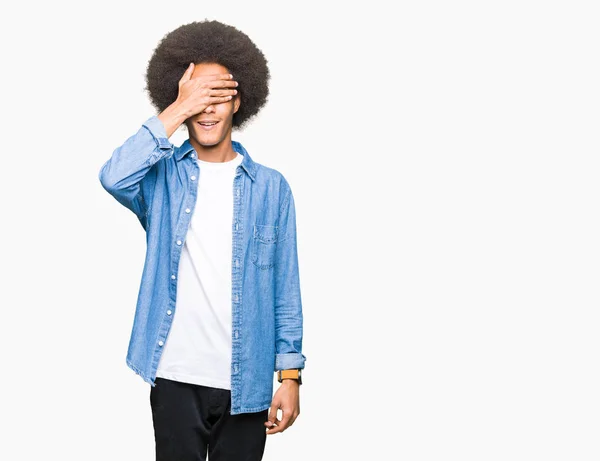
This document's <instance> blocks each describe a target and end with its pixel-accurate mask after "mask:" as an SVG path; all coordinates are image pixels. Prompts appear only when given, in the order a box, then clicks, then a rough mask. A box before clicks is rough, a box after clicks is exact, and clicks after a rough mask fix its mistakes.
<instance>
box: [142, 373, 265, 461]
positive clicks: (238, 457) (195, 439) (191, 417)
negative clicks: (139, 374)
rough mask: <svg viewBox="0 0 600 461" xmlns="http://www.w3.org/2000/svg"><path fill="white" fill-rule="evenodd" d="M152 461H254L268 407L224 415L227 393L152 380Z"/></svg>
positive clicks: (259, 455) (228, 405)
mask: <svg viewBox="0 0 600 461" xmlns="http://www.w3.org/2000/svg"><path fill="white" fill-rule="evenodd" d="M150 406H151V408H152V420H153V423H154V438H155V441H156V461H200V460H202V461H205V460H206V453H207V451H208V459H209V461H260V460H261V459H262V457H263V452H264V449H265V443H266V439H267V434H266V432H265V431H266V430H267V428H266V427H265V425H264V422H265V421H266V420H267V417H268V412H269V410H268V409H267V410H263V411H260V412H256V413H241V414H237V415H231V414H229V410H230V409H231V391H230V390H228V389H217V388H214V387H207V386H200V385H196V384H188V383H182V382H179V381H173V380H170V379H165V378H160V377H158V378H156V386H154V387H152V386H151V387H150Z"/></svg>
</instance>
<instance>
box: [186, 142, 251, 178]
mask: <svg viewBox="0 0 600 461" xmlns="http://www.w3.org/2000/svg"><path fill="white" fill-rule="evenodd" d="M231 147H232V148H233V150H234V151H236V152H237V153H239V154H241V155H243V156H244V158H243V159H242V163H241V165H242V168H244V170H246V173H248V176H250V178H251V179H252V181H254V180H255V179H256V163H255V162H254V160H252V158H251V157H250V154H249V153H248V151H247V150H246V149H245V148H244V146H242V144H241V143H240V142H238V141H234V140H231ZM191 152H194V147H193V146H192V144H191V143H190V140H189V138H188V139H186V140H185V141H184V142H183V144H181V146H179V147H176V148H175V154H174V155H175V159H176V160H177V161H178V162H180V161H181V159H182V158H183V157H185V156H186V155H188V154H190V153H191Z"/></svg>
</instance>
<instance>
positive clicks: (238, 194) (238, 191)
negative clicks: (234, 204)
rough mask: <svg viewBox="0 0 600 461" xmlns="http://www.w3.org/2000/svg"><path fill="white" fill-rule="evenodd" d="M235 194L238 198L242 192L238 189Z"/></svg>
mask: <svg viewBox="0 0 600 461" xmlns="http://www.w3.org/2000/svg"><path fill="white" fill-rule="evenodd" d="M235 193H236V194H237V196H238V197H239V196H240V190H239V189H236V191H235Z"/></svg>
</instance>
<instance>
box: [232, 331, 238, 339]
mask: <svg viewBox="0 0 600 461" xmlns="http://www.w3.org/2000/svg"><path fill="white" fill-rule="evenodd" d="M233 337H234V338H237V337H238V332H237V330H235V331H234V332H233Z"/></svg>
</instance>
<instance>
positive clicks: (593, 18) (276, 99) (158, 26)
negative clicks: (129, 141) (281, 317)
mask: <svg viewBox="0 0 600 461" xmlns="http://www.w3.org/2000/svg"><path fill="white" fill-rule="evenodd" d="M594 3H595V2H591V1H590V2H581V1H569V2H567V1H562V2H560V1H537V2H535V1H523V0H521V1H503V2H499V1H498V2H477V1H470V2H469V1H457V2H443V1H420V2H405V3H400V4H398V3H396V4H395V8H396V10H392V9H391V6H390V5H392V4H393V2H383V1H369V2H363V3H357V4H353V3H352V2H339V3H334V2H323V1H321V2H307V1H304V2H302V3H293V4H288V3H284V2H278V3H275V2H273V3H261V2H239V3H235V2H202V1H194V2H190V1H177V2H171V3H169V2H164V1H163V2H155V3H152V2H148V1H144V2H133V1H128V2H126V1H121V2H106V1H105V2H92V3H89V2H78V3H68V2H61V1H58V2H56V1H54V2H28V3H25V4H20V5H19V6H16V4H15V5H13V6H12V7H11V8H6V9H5V11H4V12H3V14H2V19H1V22H2V24H1V25H2V27H1V28H0V34H1V37H0V38H1V39H2V40H1V43H2V57H3V60H2V61H3V64H2V72H1V74H2V85H1V91H2V102H3V104H2V111H1V114H2V127H3V129H2V153H3V156H2V159H3V166H2V168H1V169H0V187H1V189H0V196H1V198H2V208H1V209H2V220H1V222H2V239H1V241H2V247H1V251H2V253H1V254H2V291H1V293H2V301H1V303H0V305H1V306H2V323H1V327H2V328H1V331H2V356H1V359H2V360H1V362H0V370H1V379H0V386H1V392H0V402H1V405H2V406H1V409H0V418H1V423H2V443H0V459H5V460H32V459H60V460H62V461H66V460H78V461H80V460H86V461H91V460H106V459H115V460H117V459H118V460H140V461H142V460H143V461H147V460H153V459H154V438H153V437H154V436H153V429H152V421H151V412H150V405H149V398H148V397H149V391H150V386H149V385H148V384H147V383H145V382H143V381H142V379H141V378H140V377H138V376H137V375H136V374H135V373H134V372H132V371H131V370H130V369H129V368H127V366H126V364H125V354H126V349H127V345H128V341H129V335H130V331H131V325H132V321H133V314H134V308H135V302H136V297H137V292H138V287H139V282H140V278H141V272H142V268H143V258H144V254H145V239H144V233H143V229H142V227H141V226H140V225H139V222H138V221H137V218H136V217H135V216H134V215H133V214H132V213H131V212H130V211H129V210H127V209H126V208H124V207H122V206H121V205H119V204H118V203H117V202H116V201H115V200H114V199H113V198H112V197H110V196H109V195H108V194H107V193H106V192H105V191H104V190H103V189H102V187H101V184H100V182H99V180H98V178H97V175H98V171H99V168H100V166H101V165H102V164H103V163H104V162H105V161H106V160H107V159H108V158H109V157H110V155H111V153H112V151H113V150H114V149H115V148H116V147H117V146H118V145H120V144H121V143H122V142H123V141H124V140H125V139H126V138H127V137H128V136H130V135H131V134H133V133H135V131H136V130H137V129H138V128H139V126H140V124H141V123H142V122H143V121H144V120H146V119H147V118H148V117H150V116H151V115H153V114H154V111H153V108H152V107H151V105H150V103H149V101H148V99H147V96H146V94H145V93H144V91H143V86H144V74H145V69H146V65H147V62H148V60H149V58H150V56H151V54H152V51H153V49H154V47H155V46H156V45H157V43H158V41H159V40H160V39H161V38H162V37H163V36H164V35H165V34H167V33H168V32H170V31H171V30H173V29H175V28H176V27H178V26H180V25H182V24H185V23H189V22H191V21H194V20H202V19H205V18H208V19H217V20H220V21H222V22H225V23H228V24H231V25H235V26H236V27H238V28H239V29H240V30H242V31H244V32H245V33H247V34H248V35H249V36H250V37H251V38H252V39H253V40H254V41H255V43H256V44H257V45H258V46H259V48H261V49H262V50H263V52H264V53H265V55H266V57H267V59H268V60H269V65H270V69H271V73H272V81H271V95H270V98H269V102H268V105H267V106H266V107H265V108H264V110H263V111H262V112H261V114H260V116H259V117H258V118H256V119H255V121H254V123H253V124H252V125H250V126H249V127H248V128H247V129H246V130H245V131H243V132H239V133H234V139H237V140H239V141H241V142H242V143H243V144H244V146H245V147H246V148H247V149H248V150H249V152H250V153H251V155H252V156H253V158H254V159H255V160H256V161H257V162H259V163H262V164H265V165H268V166H271V167H273V168H276V169H278V170H279V171H281V172H282V173H283V174H284V175H285V176H286V178H287V179H288V180H289V182H290V185H291V187H292V188H293V191H294V194H295V200H296V212H297V220H298V244H299V258H300V274H301V281H302V289H303V309H304V316H305V325H304V327H305V333H304V349H303V352H304V354H305V355H306V357H307V362H306V369H305V374H304V379H305V384H304V385H303V386H302V388H301V399H300V400H301V414H300V416H299V418H298V420H297V421H296V423H295V424H294V426H293V427H291V428H290V429H289V430H288V431H286V432H284V433H282V434H278V435H274V436H269V438H268V439H267V446H266V451H265V457H264V459H265V460H268V461H270V460H273V461H274V460H281V459H284V458H285V459H286V460H289V461H294V460H306V459H307V458H308V459H314V460H326V459H338V460H342V459H343V460H359V459H361V460H363V459H364V460H410V461H420V460H435V461H440V460H454V459H456V460H461V461H466V460H476V461H481V460H486V461H488V460H503V461H504V460H528V461H529V460H544V461H546V460H578V461H583V460H598V459H599V458H600V445H599V443H598V434H599V430H600V419H599V418H598V414H600V401H599V392H598V389H599V385H600V372H599V366H598V352H599V350H600V349H599V346H600V344H599V343H600V339H599V335H598V327H599V323H598V322H599V320H600V315H599V314H598V308H599V293H598V278H599V277H600V265H599V264H600V245H599V236H600V219H599V214H598V209H599V203H598V197H599V193H600V190H599V189H600V186H599V182H598V173H599V171H598V167H599V161H598V153H599V149H598V147H599V142H598V122H599V121H600V120H599V119H600V109H599V107H600V104H599V103H600V100H599V99H600V91H599V85H598V82H599V81H600V66H599V60H598V55H599V49H598V48H599V46H598V45H599V43H600V41H599V40H600V29H599V28H598V21H599V19H600V18H599V15H598V10H597V9H595V8H594V7H595V5H594ZM353 5H354V6H353ZM182 134H184V133H183V132H181V131H180V132H177V133H176V134H175V135H174V136H173V137H172V140H173V141H174V142H175V143H176V144H177V145H179V144H180V143H181V142H182V141H183V138H182V137H181V135H182Z"/></svg>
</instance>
